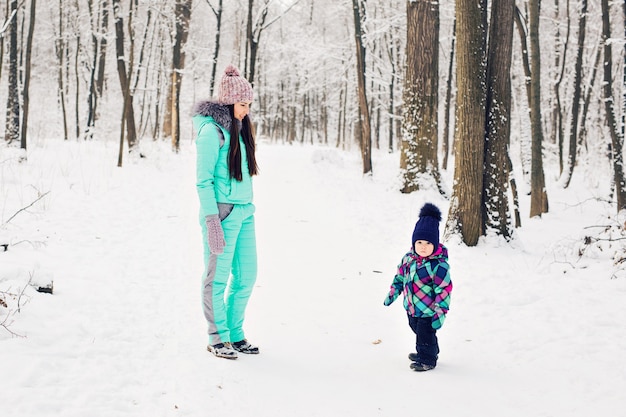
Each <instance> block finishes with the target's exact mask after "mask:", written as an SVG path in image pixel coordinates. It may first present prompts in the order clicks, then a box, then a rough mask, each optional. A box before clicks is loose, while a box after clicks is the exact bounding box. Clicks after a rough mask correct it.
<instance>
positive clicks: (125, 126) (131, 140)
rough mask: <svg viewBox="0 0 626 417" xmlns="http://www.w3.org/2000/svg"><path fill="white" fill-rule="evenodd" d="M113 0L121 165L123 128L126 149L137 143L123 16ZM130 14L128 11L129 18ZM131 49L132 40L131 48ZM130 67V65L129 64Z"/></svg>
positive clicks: (117, 0) (130, 149)
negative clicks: (120, 115) (120, 111)
mask: <svg viewBox="0 0 626 417" xmlns="http://www.w3.org/2000/svg"><path fill="white" fill-rule="evenodd" d="M112 1H113V16H114V19H115V52H116V55H117V74H118V77H119V79H120V86H121V89H122V95H123V103H124V104H123V110H122V123H121V130H120V152H119V154H118V161H117V165H118V166H120V167H121V166H122V160H123V158H122V155H123V149H124V130H126V140H127V142H128V150H129V151H132V150H133V149H134V147H135V145H136V144H137V132H136V130H135V116H134V112H133V101H132V95H131V91H130V77H129V72H128V71H127V70H126V52H125V45H124V18H123V14H122V9H121V6H120V0H112ZM131 16H132V4H131V11H130V12H129V19H130V17H131ZM130 50H131V51H132V42H131V48H130ZM131 67H132V66H131Z"/></svg>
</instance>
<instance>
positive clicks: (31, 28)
mask: <svg viewBox="0 0 626 417" xmlns="http://www.w3.org/2000/svg"><path fill="white" fill-rule="evenodd" d="M36 6H37V0H31V2H30V16H29V17H28V35H27V36H26V51H25V54H24V55H25V58H24V82H23V87H22V88H23V90H22V97H23V103H22V134H21V140H20V148H22V149H26V134H27V133H28V109H29V107H30V96H29V93H30V71H31V65H30V64H31V57H32V51H33V35H34V33H35V17H36V16H35V11H36Z"/></svg>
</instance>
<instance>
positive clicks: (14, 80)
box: [4, 0, 20, 144]
mask: <svg viewBox="0 0 626 417" xmlns="http://www.w3.org/2000/svg"><path fill="white" fill-rule="evenodd" d="M8 11H9V13H8V18H7V19H9V20H10V23H9V25H8V30H9V84H8V88H9V91H8V93H7V111H6V123H5V133H4V140H5V141H6V142H7V143H9V144H10V143H13V141H18V140H19V139H20V96H19V85H18V74H17V71H18V64H19V63H18V56H17V0H10V1H9V10H8Z"/></svg>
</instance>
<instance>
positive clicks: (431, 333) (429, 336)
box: [384, 203, 452, 371]
mask: <svg viewBox="0 0 626 417" xmlns="http://www.w3.org/2000/svg"><path fill="white" fill-rule="evenodd" d="M440 221H441V211H440V210H439V209H438V208H437V207H436V206H434V205H433V204H430V203H426V204H424V206H423V207H422V209H421V210H420V216H419V220H418V221H417V223H416V224H415V229H414V230H413V239H412V240H411V251H410V252H408V253H407V254H405V255H404V256H403V257H402V262H401V263H400V265H398V272H397V273H396V276H395V277H394V279H393V282H392V284H391V288H390V290H389V294H388V295H387V298H385V302H384V304H385V305H386V306H388V305H391V303H393V302H394V301H395V299H396V298H397V297H398V295H400V293H401V292H402V293H404V308H405V309H406V311H407V315H408V318H409V326H410V327H411V329H412V330H413V332H414V333H415V336H416V343H415V348H416V353H410V354H409V359H410V360H411V369H413V370H414V371H429V370H431V369H433V368H435V366H437V357H438V355H439V343H438V342H437V329H440V328H441V326H442V325H443V321H444V320H445V318H446V313H447V312H448V308H449V307H450V292H452V281H451V280H450V273H449V270H450V266H449V265H448V249H446V247H445V246H443V245H442V244H440V243H439V222H440Z"/></svg>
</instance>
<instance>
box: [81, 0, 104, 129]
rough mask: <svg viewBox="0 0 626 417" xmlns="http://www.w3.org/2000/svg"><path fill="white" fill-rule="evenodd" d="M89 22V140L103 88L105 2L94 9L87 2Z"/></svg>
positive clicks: (91, 0)
mask: <svg viewBox="0 0 626 417" xmlns="http://www.w3.org/2000/svg"><path fill="white" fill-rule="evenodd" d="M87 5H88V6H89V16H90V21H91V44H92V57H91V59H92V62H91V68H90V77H89V88H88V91H89V93H88V94H87V128H86V129H85V138H86V139H87V138H89V139H90V138H91V137H92V135H93V129H94V127H95V125H96V119H97V117H98V99H99V98H100V96H101V95H102V90H103V88H104V64H105V60H106V46H107V41H106V30H107V26H108V21H109V6H108V2H107V0H102V1H100V2H98V3H97V5H96V6H97V9H94V4H93V0H89V1H88V2H87Z"/></svg>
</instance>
